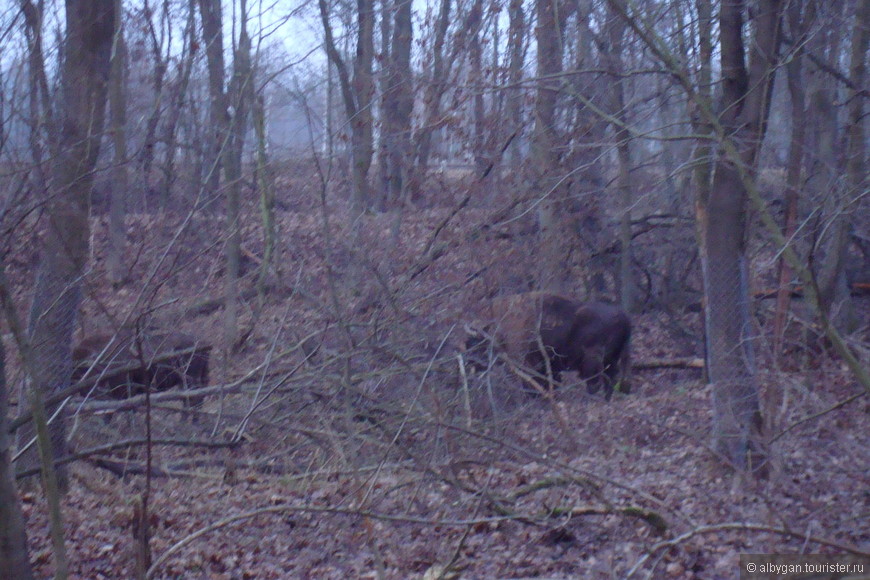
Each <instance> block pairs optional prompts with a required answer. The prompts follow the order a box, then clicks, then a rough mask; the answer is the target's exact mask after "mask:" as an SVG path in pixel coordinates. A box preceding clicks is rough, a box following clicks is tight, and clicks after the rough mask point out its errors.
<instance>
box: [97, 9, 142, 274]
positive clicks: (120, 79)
mask: <svg viewBox="0 0 870 580" xmlns="http://www.w3.org/2000/svg"><path fill="white" fill-rule="evenodd" d="M123 13H124V12H123V7H122V6H121V0H117V4H116V5H115V48H114V50H113V51H112V72H111V75H110V78H109V102H110V111H111V120H110V123H111V134H112V145H113V153H114V157H115V159H114V168H113V169H112V173H113V176H112V181H113V185H114V187H112V190H111V192H110V193H109V253H108V256H107V260H106V261H107V266H108V270H109V278H110V279H111V280H112V284H115V285H117V284H119V283H120V282H121V281H122V279H123V277H124V263H123V257H124V245H125V241H126V237H127V229H126V227H125V226H124V216H125V214H126V210H127V199H128V197H129V192H128V181H129V180H128V175H127V64H128V63H127V43H126V40H125V39H124V18H123ZM146 179H147V176H146Z"/></svg>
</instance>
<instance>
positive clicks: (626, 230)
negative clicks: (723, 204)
mask: <svg viewBox="0 0 870 580" xmlns="http://www.w3.org/2000/svg"><path fill="white" fill-rule="evenodd" d="M608 12H609V14H608V29H607V32H608V35H607V42H606V45H605V47H604V50H603V51H602V52H603V53H604V54H603V55H602V57H603V59H604V61H605V63H606V64H605V66H606V67H607V69H608V72H609V73H610V76H611V97H610V103H611V107H610V114H611V117H612V119H613V121H612V125H613V135H614V138H615V140H616V158H617V163H618V168H617V179H616V185H617V192H618V193H617V196H618V205H619V209H620V216H619V244H620V250H619V290H620V302H621V303H622V308H623V309H624V310H625V311H626V312H633V311H634V307H635V301H636V294H637V290H636V284H635V281H634V278H633V277H632V251H631V206H632V202H633V200H632V197H633V193H634V192H633V189H632V186H631V171H632V166H631V132H630V131H629V130H628V123H629V122H630V121H629V118H628V112H627V111H626V99H625V84H626V83H627V79H626V78H624V76H623V68H624V66H623V63H622V56H621V54H622V50H623V44H622V40H623V36H624V35H625V21H623V20H622V19H621V18H620V17H619V15H618V14H616V13H614V12H613V10H612V9H611V10H609V11H608Z"/></svg>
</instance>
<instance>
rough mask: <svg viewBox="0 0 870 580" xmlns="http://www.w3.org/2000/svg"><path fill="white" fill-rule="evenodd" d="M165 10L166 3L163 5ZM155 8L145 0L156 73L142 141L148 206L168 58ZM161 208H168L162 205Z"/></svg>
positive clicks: (145, 196)
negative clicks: (160, 34)
mask: <svg viewBox="0 0 870 580" xmlns="http://www.w3.org/2000/svg"><path fill="white" fill-rule="evenodd" d="M163 8H164V10H165V9H166V4H165V3H164V5H163ZM152 16H153V10H152V9H151V6H150V5H149V3H148V0H145V19H146V23H147V30H148V36H149V37H150V39H151V54H152V58H153V59H154V75H153V90H154V103H153V104H152V107H151V114H150V115H149V116H148V121H146V123H145V138H144V140H143V143H142V150H141V151H142V153H141V165H142V182H141V183H142V187H143V188H144V190H143V199H144V200H145V202H146V207H148V205H150V204H149V203H148V202H149V198H150V197H151V196H150V193H151V192H152V190H153V188H152V187H151V167H152V166H153V165H154V150H155V148H156V146H157V126H158V124H159V123H160V115H161V113H162V111H163V88H164V85H165V80H166V69H167V64H166V58H165V57H164V56H163V53H162V52H161V47H160V41H159V40H158V38H157V33H156V31H155V30H154V21H153V20H152ZM160 209H166V208H165V207H161V208H160Z"/></svg>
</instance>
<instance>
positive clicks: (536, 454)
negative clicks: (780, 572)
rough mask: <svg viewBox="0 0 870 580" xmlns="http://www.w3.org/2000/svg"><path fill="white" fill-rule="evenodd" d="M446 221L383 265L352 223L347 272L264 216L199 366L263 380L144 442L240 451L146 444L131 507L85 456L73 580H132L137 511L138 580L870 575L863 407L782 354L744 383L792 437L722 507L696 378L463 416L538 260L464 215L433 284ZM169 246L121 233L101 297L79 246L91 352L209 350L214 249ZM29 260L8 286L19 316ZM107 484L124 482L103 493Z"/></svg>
mask: <svg viewBox="0 0 870 580" xmlns="http://www.w3.org/2000/svg"><path fill="white" fill-rule="evenodd" d="M309 193H311V192H309ZM297 194H298V195H302V193H298V192H297ZM306 195H307V194H306ZM306 199H308V198H306ZM310 199H315V200H316V198H315V196H313V195H311V197H310ZM303 205H304V204H303ZM449 214H450V209H449V208H447V209H439V208H432V209H426V210H422V211H419V212H417V213H414V214H413V215H407V216H405V217H404V220H403V222H402V225H401V230H400V236H399V238H398V241H397V242H396V243H394V241H393V240H392V238H391V228H392V227H393V223H394V222H393V219H394V218H393V216H390V215H382V216H376V217H367V218H366V221H365V223H364V225H363V227H362V230H361V232H362V233H361V234H360V239H359V240H358V241H357V242H356V243H355V244H354V245H353V246H350V247H348V246H343V245H342V244H340V243H339V241H338V240H341V239H343V238H344V234H343V233H341V227H340V225H341V224H343V223H344V222H343V216H342V215H341V214H340V212H336V214H335V215H334V216H332V221H331V222H330V223H331V226H335V227H336V228H337V230H338V231H333V233H332V234H331V235H326V234H325V233H324V224H323V220H322V214H321V213H320V212H319V211H318V209H317V205H316V203H311V204H308V205H307V206H303V207H290V208H287V209H285V210H282V211H280V212H279V229H280V235H281V247H280V253H279V261H278V265H279V268H280V271H279V272H278V273H277V274H272V275H270V276H269V277H268V283H269V289H268V293H267V294H266V298H265V302H264V303H263V306H262V307H260V305H259V302H258V298H257V297H256V296H250V297H249V299H248V300H247V301H246V302H245V306H244V307H243V308H242V309H241V327H242V331H243V333H247V332H249V335H248V336H247V340H246V342H245V343H244V344H243V345H242V347H241V348H240V349H239V350H238V351H237V352H233V353H232V354H231V355H229V356H223V355H221V354H219V353H220V352H226V351H222V350H220V349H219V348H216V349H215V351H216V353H215V354H216V359H215V360H214V361H213V365H212V376H211V383H212V384H213V385H218V384H223V385H231V384H233V381H234V380H235V379H238V378H240V377H243V376H245V375H247V374H248V373H249V372H250V371H251V370H252V369H255V368H257V367H258V365H262V368H260V369H259V371H258V372H257V373H254V374H253V375H252V376H250V377H249V378H248V379H247V380H246V381H245V382H244V383H243V384H242V385H241V386H240V387H233V388H231V389H230V390H229V392H228V394H227V395H226V396H225V397H223V398H222V397H220V396H218V395H213V396H211V397H209V400H208V402H207V403H206V406H205V408H204V409H203V414H202V416H201V417H200V418H199V421H198V422H197V423H196V424H190V423H189V422H186V421H183V420H182V419H181V417H180V414H179V413H177V412H174V411H172V410H168V411H167V410H165V409H155V410H154V411H153V414H152V415H153V425H152V439H154V440H155V441H158V442H163V443H167V440H171V441H173V442H176V443H177V442H179V441H194V442H212V443H215V442H217V443H221V444H228V443H230V442H231V441H237V443H235V444H234V445H232V446H231V447H226V446H217V447H211V448H209V447H204V446H179V445H170V444H155V445H154V446H153V447H152V452H153V457H152V465H153V477H151V478H150V481H146V479H145V477H144V476H143V475H142V474H141V467H142V466H143V465H144V461H145V457H146V454H145V449H144V447H142V446H134V447H130V448H122V449H114V450H113V451H111V453H109V452H104V453H102V454H101V455H100V456H99V458H100V459H101V460H102V461H103V463H102V465H104V466H107V465H109V464H108V463H107V461H108V460H111V461H112V462H113V463H111V465H112V466H114V470H113V471H110V470H108V469H103V468H101V467H99V466H98V463H97V456H94V457H92V458H91V459H89V460H86V461H79V462H77V463H76V464H75V465H74V467H73V479H72V489H71V491H70V493H69V494H68V496H66V498H65V500H64V504H63V506H64V523H65V526H66V532H67V535H66V541H67V550H68V553H69V560H70V567H71V570H72V573H73V577H75V578H87V579H96V578H112V579H115V578H131V577H132V576H133V572H134V561H135V559H134V545H135V544H134V538H133V531H132V522H133V520H134V517H133V514H134V505H135V504H136V503H137V502H139V501H141V499H139V498H141V497H143V494H145V493H146V491H147V494H148V495H147V502H148V506H147V511H148V522H149V524H150V533H151V543H150V547H151V553H152V558H153V561H157V559H160V560H161V562H160V564H159V565H158V566H157V568H156V572H155V577H156V578H216V579H217V578H227V579H230V578H233V579H234V578H316V579H319V578H397V579H398V578H436V577H437V570H440V569H443V567H445V566H447V565H450V566H452V568H453V570H455V571H457V572H458V573H459V577H461V578H469V579H471V578H522V577H536V578H593V579H595V578H602V579H604V578H615V577H619V578H622V577H626V576H627V575H628V574H629V572H630V571H633V570H636V571H637V573H636V574H635V576H633V577H637V578H641V577H644V578H645V577H652V578H687V579H688V578H699V579H717V578H734V577H736V576H737V573H738V566H737V557H738V554H740V553H759V552H764V553H770V552H780V553H798V552H800V551H804V552H825V553H828V554H840V553H842V548H843V547H847V546H852V547H857V548H859V549H862V550H864V551H865V552H868V551H870V491H868V490H870V471H868V468H870V445H868V443H870V441H868V437H867V433H868V432H870V402H868V400H867V398H866V397H863V398H859V399H857V400H855V401H852V402H850V403H848V404H845V405H842V406H840V407H838V408H834V407H835V406H836V405H837V403H838V402H840V401H843V400H844V399H846V398H847V397H849V396H850V395H853V394H855V393H856V392H858V387H857V385H856V383H855V381H854V380H853V379H851V378H850V375H849V374H848V372H846V370H845V368H844V367H843V365H842V364H840V363H839V361H836V360H832V359H830V358H828V357H827V356H822V355H820V354H818V352H816V351H808V350H806V349H792V352H793V355H792V358H790V359H788V361H787V363H788V364H787V365H786V366H785V368H788V369H791V370H790V371H788V372H786V371H774V370H773V369H772V367H771V365H769V364H768V363H764V362H763V360H762V364H761V366H762V368H765V371H764V372H763V373H762V375H761V377H760V380H761V382H762V398H763V404H764V406H765V411H766V416H767V418H768V420H769V423H770V426H769V429H770V432H771V433H782V432H783V431H784V430H785V429H786V428H788V427H792V428H791V429H790V430H788V431H787V432H785V434H783V435H782V436H781V437H780V438H779V439H778V440H777V441H776V442H775V444H774V445H773V447H772V456H773V458H774V468H773V472H772V474H771V477H770V478H769V479H768V480H767V481H764V482H760V483H751V484H743V485H741V484H739V482H737V481H736V480H735V478H734V477H733V475H732V474H731V473H730V472H729V470H728V469H725V468H723V467H722V465H721V463H720V462H719V461H718V460H716V459H715V458H714V457H713V456H712V454H711V453H710V451H709V450H708V448H707V446H706V444H707V441H708V439H709V435H708V432H709V425H710V391H709V388H708V387H706V386H705V385H704V384H703V382H702V380H701V376H700V371H698V370H696V369H691V368H689V369H680V368H676V369H659V370H640V371H637V372H636V373H635V377H634V393H633V394H632V395H630V396H622V395H620V396H616V397H614V399H613V401H612V402H611V403H610V404H607V403H605V402H604V400H603V398H601V396H600V395H599V396H597V397H589V396H587V395H586V394H585V389H584V388H583V387H582V386H577V385H574V386H573V387H567V388H564V389H562V390H560V391H559V392H558V393H557V395H556V397H555V401H554V403H550V402H547V401H544V400H541V399H530V398H528V397H526V396H525V395H523V394H522V393H520V392H519V386H518V385H517V379H516V378H515V377H513V376H510V375H508V374H507V373H506V372H505V371H504V370H503V369H495V370H493V371H492V373H491V375H489V378H490V380H491V382H490V383H489V384H490V385H492V386H493V387H494V390H493V391H492V394H491V396H490V391H488V390H487V378H486V377H483V378H481V377H471V379H470V380H469V382H468V391H467V393H468V397H467V399H466V397H465V396H464V394H465V392H466V391H465V390H464V389H463V388H461V385H462V380H461V378H460V374H459V372H458V370H457V369H458V365H457V362H456V358H455V354H456V352H457V347H458V345H459V344H460V343H461V333H462V323H463V322H464V321H466V320H468V319H470V318H472V317H474V316H475V313H476V311H478V310H479V308H480V305H481V304H483V303H484V302H485V299H484V297H485V296H486V295H491V294H493V293H495V292H497V291H501V290H503V289H508V290H521V289H523V287H524V284H525V280H526V279H527V278H528V275H529V272H530V271H532V269H533V268H534V266H535V256H534V252H531V251H529V248H528V242H525V241H524V239H525V238H523V237H522V227H521V226H519V225H517V226H516V227H513V226H507V227H506V228H505V229H504V231H507V232H508V233H509V234H510V236H508V235H501V236H499V235H493V234H492V232H490V233H487V234H485V235H482V236H477V237H474V238H469V233H470V232H473V231H475V227H476V225H477V224H479V223H485V222H486V220H487V216H488V213H487V212H486V211H484V210H480V209H473V210H465V211H463V212H461V213H460V214H459V215H458V216H457V217H456V218H455V219H453V220H451V221H450V223H449V224H448V226H447V227H446V228H444V230H443V231H442V232H441V233H440V234H439V236H438V237H437V239H436V240H435V242H434V244H433V246H432V247H433V248H435V249H436V255H438V256H439V257H438V258H437V259H436V260H434V261H431V260H429V259H428V258H427V255H426V254H425V251H426V250H427V249H428V248H427V244H428V243H429V241H430V238H431V236H432V234H433V232H434V231H435V229H436V227H437V226H438V224H440V223H442V222H443V220H444V219H445V218H447V217H448V215H449ZM256 220H257V214H256V213H255V212H254V211H251V212H250V214H249V215H248V216H247V218H246V222H245V226H244V232H243V236H244V239H245V249H246V250H247V251H248V252H250V254H249V258H248V261H247V262H246V264H245V266H246V273H247V275H248V278H247V279H246V280H245V282H244V283H243V285H242V286H243V289H249V288H252V287H253V280H254V279H255V278H256V267H257V263H256V259H255V258H253V259H252V258H250V256H256V257H259V256H261V255H262V241H261V240H259V236H260V235H261V234H260V228H259V226H258V225H257V221H256ZM181 222H182V218H181V217H166V216H163V217H160V218H157V217H155V216H153V215H152V216H145V215H135V216H131V217H130V218H129V221H128V226H129V236H130V242H131V243H130V245H129V247H128V250H127V251H128V259H129V262H128V263H129V264H130V265H131V276H130V280H129V281H128V282H127V283H126V284H125V285H123V286H122V287H121V288H119V289H117V290H113V289H112V288H111V286H110V285H109V284H108V283H107V282H106V277H105V275H104V261H103V258H104V256H105V248H106V239H105V220H104V219H98V220H96V221H95V235H94V240H95V246H96V247H95V260H94V264H93V272H91V274H90V275H89V277H88V285H89V290H88V298H87V300H86V303H85V305H84V308H83V320H84V321H85V322H84V323H83V325H84V326H85V328H86V329H87V330H88V332H90V331H93V330H95V329H102V328H105V327H107V326H108V325H109V322H108V317H107V315H106V313H111V314H112V316H113V317H116V318H122V317H123V316H124V315H126V314H129V313H132V314H131V315H132V316H133V317H135V316H137V315H138V314H139V313H141V312H143V311H145V310H146V309H148V308H154V310H153V311H154V312H155V314H154V318H153V320H151V322H152V323H154V324H156V325H158V326H161V327H169V326H171V327H172V328H175V329H181V330H184V331H187V332H192V333H196V334H198V335H199V336H202V337H204V338H206V339H208V340H210V341H211V342H213V343H214V344H215V345H217V346H222V345H221V343H220V337H221V328H222V327H221V322H222V318H221V314H222V310H221V309H220V308H217V309H214V308H212V309H209V308H208V305H207V304H206V305H205V306H203V303H204V302H206V301H207V300H208V299H212V298H215V297H218V296H219V295H220V292H221V284H222V282H221V274H222V258H221V251H222V247H221V245H220V243H219V242H218V243H215V239H214V233H215V232H220V231H222V223H221V220H220V218H219V217H217V216H208V215H198V216H196V217H195V218H194V220H193V226H192V227H190V228H188V229H187V230H186V231H185V233H183V235H182V236H180V238H179V240H178V242H176V244H175V245H173V246H171V247H170V251H169V252H168V253H166V257H165V258H164V261H163V262H162V263H160V265H159V266H156V264H158V262H159V260H160V258H161V256H162V255H163V254H164V251H165V249H166V248H167V245H168V244H169V243H170V240H171V239H172V236H173V234H174V233H175V232H176V231H177V228H178V227H179V224H181ZM511 227H513V229H511ZM30 247H32V246H30ZM357 250H359V251H357ZM29 251H30V250H29V249H28V250H25V249H22V250H21V252H19V255H18V258H19V260H20V263H18V264H17V268H13V270H14V272H13V278H14V281H15V283H16V288H17V296H18V298H19V300H20V301H21V304H22V305H25V304H26V299H27V298H28V293H29V291H30V286H29V276H30V275H31V274H32V269H31V268H30V267H29V264H32V263H33V262H32V260H33V256H30V255H29V254H28V252H29ZM570 259H571V260H574V262H572V263H575V265H574V266H573V267H574V268H575V270H572V271H571V272H570V275H571V276H578V277H579V276H582V275H583V274H582V272H581V271H580V266H579V265H577V264H579V260H575V258H573V257H572V258H570ZM327 265H330V266H331V267H332V269H333V271H332V272H331V273H330V271H329V268H328V267H327ZM424 266H425V267H424ZM152 272H153V273H154V274H153V276H152ZM148 280H151V282H147V281H148ZM143 288H145V289H146V290H145V292H142V290H143ZM170 299H177V302H173V303H169V304H166V301H168V300H170ZM194 306H200V307H201V308H200V309H199V310H198V311H194V310H192V309H191V307H194ZM864 307H866V305H864ZM698 328H699V322H698V320H697V314H680V315H673V316H672V315H666V314H664V313H663V312H661V311H651V312H648V313H646V314H642V315H640V316H639V317H638V318H637V320H636V324H635V341H634V360H635V361H636V362H640V363H643V362H649V361H653V360H662V359H666V360H672V359H677V358H686V357H697V356H699V355H700V354H701V348H702V347H701V340H700V338H698V337H699V336H700V334H699V330H698ZM305 337H309V339H308V340H306V341H304V342H303V341H302V339H303V338H305ZM297 347H298V348H297ZM9 350H10V349H9V347H7V351H9ZM760 350H762V351H763V349H760ZM306 354H307V355H310V356H307V357H306ZM762 359H763V357H762ZM466 400H467V402H468V404H467V405H466ZM166 405H169V406H177V403H165V404H164V406H166ZM76 408H77V406H76V407H74V409H76ZM832 408H834V409H833V410H830V409H832ZM826 410H829V411H828V412H825V413H823V411H826ZM814 415H818V416H816V417H814V418H811V419H810V420H807V421H805V422H803V423H800V424H797V425H795V423H796V422H797V421H799V420H801V419H804V418H808V417H811V416H814ZM71 424H74V425H75V428H74V431H73V435H72V441H73V444H74V445H75V447H76V448H77V449H78V450H79V451H81V450H83V449H86V448H88V447H93V446H96V445H105V444H108V443H111V442H115V441H119V440H122V439H141V438H143V437H144V434H145V427H144V413H143V412H142V411H141V410H140V411H139V412H137V413H135V414H124V415H123V416H116V417H114V418H113V419H112V421H111V422H110V423H108V424H105V423H104V422H103V420H102V418H101V417H99V416H95V415H94V414H93V412H89V411H87V409H85V410H82V411H81V412H79V413H78V414H77V416H76V420H75V422H74V423H73V422H72V421H71ZM124 465H126V467H127V468H128V469H130V470H131V471H133V474H132V475H129V474H128V475H126V476H124V477H119V476H118V475H116V473H115V472H117V471H118V469H119V467H118V466H124ZM24 508H25V513H26V516H27V519H28V533H29V540H30V549H31V554H32V557H33V559H34V561H35V562H36V565H37V571H38V574H39V575H40V576H41V577H47V576H49V575H50V574H51V573H52V570H53V565H52V562H51V549H50V543H49V538H48V535H47V530H48V525H47V520H46V511H45V505H44V502H43V501H42V499H41V496H40V495H39V494H38V493H37V494H34V493H27V494H25V495H24ZM807 535H809V536H812V537H813V538H814V539H813V540H808V539H807V537H806V536H807ZM179 543H181V544H179ZM164 557H165V559H164ZM647 574H650V576H647ZM448 577H449V576H448Z"/></svg>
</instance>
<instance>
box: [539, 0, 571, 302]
mask: <svg viewBox="0 0 870 580" xmlns="http://www.w3.org/2000/svg"><path fill="white" fill-rule="evenodd" d="M557 5H558V0H537V4H536V7H537V15H538V26H537V28H536V29H535V37H536V38H537V43H538V55H537V58H538V67H537V75H538V83H537V85H538V86H537V95H536V97H535V126H534V129H533V133H532V147H531V156H532V164H533V166H534V168H533V175H534V178H533V180H532V183H533V189H532V191H533V193H534V194H535V195H540V196H543V197H544V199H543V200H542V202H541V204H540V209H539V211H538V225H539V228H540V239H539V241H540V251H541V254H540V255H541V260H540V263H541V271H540V273H539V280H538V287H539V288H541V289H545V290H556V291H558V290H560V288H559V283H560V281H561V279H560V272H562V271H563V267H562V266H563V258H562V255H563V254H564V252H563V251H562V248H560V245H561V241H562V236H561V227H560V226H561V223H560V222H561V220H560V215H559V214H560V211H559V208H560V206H561V204H560V200H559V192H558V191H557V190H558V178H559V176H558V168H559V156H558V154H557V152H556V141H557V136H556V102H557V99H558V95H559V92H558V89H559V80H558V78H557V77H558V74H559V73H560V72H561V70H562V42H561V40H562V38H561V30H560V26H561V21H560V19H559V18H558V17H557Z"/></svg>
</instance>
